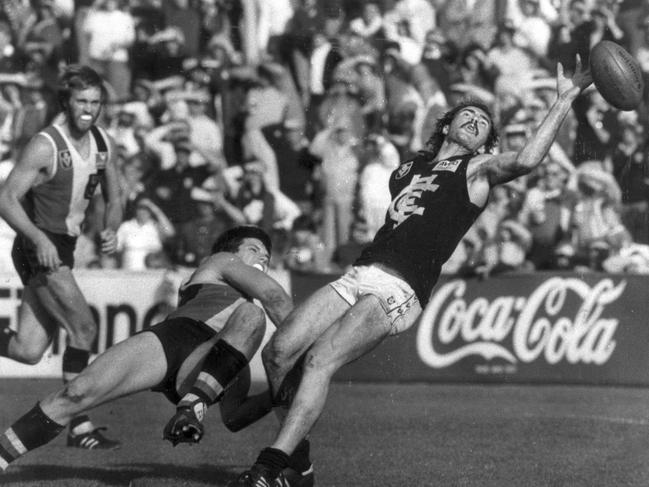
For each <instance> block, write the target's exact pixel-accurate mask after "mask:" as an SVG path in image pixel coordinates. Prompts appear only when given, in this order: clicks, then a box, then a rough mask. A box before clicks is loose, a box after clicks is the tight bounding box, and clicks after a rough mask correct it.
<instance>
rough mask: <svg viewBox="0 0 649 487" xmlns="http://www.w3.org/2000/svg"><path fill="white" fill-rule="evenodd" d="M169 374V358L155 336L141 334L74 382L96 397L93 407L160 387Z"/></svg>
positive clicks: (111, 351) (109, 352)
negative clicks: (167, 373) (158, 385)
mask: <svg viewBox="0 0 649 487" xmlns="http://www.w3.org/2000/svg"><path fill="white" fill-rule="evenodd" d="M166 372H167V359H166V357H165V353H164V350H163V348H162V344H161V343H160V340H159V339H158V338H157V337H156V336H155V335H154V334H153V333H146V332H144V333H138V334H137V335H133V336H132V337H129V338H127V339H126V340H124V341H122V342H119V343H117V344H116V345H113V346H112V347H110V348H109V349H107V350H106V351H105V352H104V353H102V354H101V355H99V356H98V357H97V358H96V359H95V360H94V361H93V362H92V363H91V364H90V365H89V366H88V367H86V369H85V370H84V371H83V372H82V373H81V374H80V375H79V376H78V377H77V378H76V379H75V380H74V381H73V382H72V383H71V387H79V389H80V390H81V393H82V394H83V395H87V396H88V397H91V398H92V406H96V405H98V404H101V403H103V402H106V401H110V400H112V399H115V398H117V397H120V396H124V395H128V394H133V393H135V392H139V391H142V390H146V389H151V388H152V387H154V386H156V385H157V384H159V383H160V382H161V381H162V380H163V379H164V377H165V374H166Z"/></svg>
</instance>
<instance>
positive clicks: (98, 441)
mask: <svg viewBox="0 0 649 487" xmlns="http://www.w3.org/2000/svg"><path fill="white" fill-rule="evenodd" d="M58 98H59V102H60V104H61V107H62V109H63V114H62V116H60V117H59V120H60V121H59V122H58V123H55V124H52V125H50V126H49V127H46V128H45V129H44V130H42V131H41V132H39V133H38V134H36V135H35V136H34V137H33V138H32V139H31V140H30V141H29V143H28V144H27V146H26V147H25V149H24V151H23V153H22V156H21V157H20V159H19V160H18V162H17V163H16V165H15V167H14V168H13V170H12V171H11V173H10V174H9V176H8V178H7V180H6V181H5V183H4V184H3V185H2V187H1V188H0V217H2V218H4V219H5V220H6V221H7V223H8V224H9V225H10V226H11V227H12V228H13V229H14V230H15V231H16V233H17V236H16V239H15V241H14V245H13V249H12V254H11V256H12V259H13V262H14V266H15V268H16V271H17V272H18V274H19V276H20V279H21V281H22V283H23V285H24V291H23V295H22V302H21V305H20V311H19V317H18V326H17V331H13V330H11V329H9V328H8V327H5V328H3V329H0V356H3V357H8V358H10V359H13V360H16V361H18V362H22V363H25V364H36V363H38V362H39V361H40V359H41V358H42V356H43V354H44V353H45V350H46V349H47V347H48V346H49V345H50V343H51V341H52V339H53V336H54V333H55V332H56V330H57V327H59V326H60V327H62V328H63V329H65V331H66V332H67V336H68V345H67V347H66V349H65V351H64V353H63V381H64V382H67V381H69V380H71V379H73V378H74V377H75V376H76V375H77V374H78V373H79V372H81V371H82V370H83V369H84V367H85V366H86V365H88V358H89V356H90V349H91V346H92V343H93V341H94V340H95V337H96V335H97V325H96V324H95V320H94V319H93V316H92V314H91V312H90V308H89V306H88V303H87V302H86V300H85V298H84V296H83V295H82V294H81V291H80V290H79V286H78V285H77V282H76V281H75V279H74V276H73V275H72V267H73V265H74V257H73V253H74V248H75V245H76V240H77V237H78V236H79V234H80V233H81V224H82V222H83V220H84V217H85V212H86V208H87V207H88V204H89V202H90V199H91V198H92V197H93V195H94V194H95V192H96V190H97V187H100V188H101V194H102V196H103V198H104V200H105V202H106V209H105V213H104V222H103V223H104V225H103V227H104V229H103V231H101V233H100V237H101V251H102V252H105V253H112V252H114V251H115V249H116V244H117V239H116V236H115V232H116V230H117V227H118V226H119V224H120V221H121V219H122V207H121V203H120V200H119V189H118V183H117V176H116V169H115V162H114V157H113V156H114V154H115V148H114V144H113V142H112V141H111V140H110V138H109V137H108V135H107V134H106V132H105V131H104V130H103V129H101V128H99V127H98V126H96V125H95V122H96V120H97V118H98V117H99V114H100V112H101V109H102V107H103V105H104V103H105V101H106V89H105V87H104V84H103V81H102V79H101V77H100V76H99V75H98V74H97V73H96V72H95V71H93V70H92V69H90V68H88V67H86V66H69V67H68V68H67V69H66V70H65V72H64V73H63V75H62V77H61V80H60V87H59V91H58ZM68 446H76V447H80V448H87V449H95V448H99V449H113V448H117V447H119V442H117V441H113V440H109V439H107V438H105V437H104V436H103V435H102V434H101V433H100V431H99V429H97V428H95V427H94V426H93V424H92V423H91V422H90V420H89V418H88V417H87V416H85V415H80V416H76V417H74V418H72V419H71V421H70V432H69V435H68Z"/></svg>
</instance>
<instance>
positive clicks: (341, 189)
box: [309, 119, 359, 256]
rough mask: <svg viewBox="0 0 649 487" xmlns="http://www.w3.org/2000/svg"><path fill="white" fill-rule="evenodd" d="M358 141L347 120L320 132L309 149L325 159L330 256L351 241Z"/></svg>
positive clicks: (323, 178) (326, 234) (322, 170)
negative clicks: (340, 245) (344, 243)
mask: <svg viewBox="0 0 649 487" xmlns="http://www.w3.org/2000/svg"><path fill="white" fill-rule="evenodd" d="M357 142H358V139H356V138H355V137H354V135H353V132H352V130H351V127H350V126H349V120H344V119H343V120H338V121H336V122H335V124H334V126H333V127H332V128H330V129H324V130H322V131H321V132H320V133H318V134H317V135H316V136H315V138H314V139H313V142H312V143H311V147H310V149H309V150H310V152H311V153H312V154H313V155H315V156H317V157H319V158H320V159H321V160H322V163H321V165H320V184H321V188H322V192H323V203H322V237H323V240H324V243H325V246H326V248H327V251H328V252H329V256H331V253H332V252H333V251H334V249H335V248H336V247H337V246H338V245H339V244H341V243H343V242H347V240H349V232H350V230H351V225H352V222H353V218H354V199H355V197H356V183H357V181H358V170H359V161H358V156H357V154H356V145H357Z"/></svg>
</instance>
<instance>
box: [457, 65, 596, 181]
mask: <svg viewBox="0 0 649 487" xmlns="http://www.w3.org/2000/svg"><path fill="white" fill-rule="evenodd" d="M591 83H592V78H591V75H590V71H589V70H588V69H587V68H586V67H584V66H582V63H581V59H580V58H579V56H578V57H577V62H576V67H575V73H574V74H573V75H572V77H568V76H566V74H565V73H564V70H563V66H562V65H561V63H559V64H558V65H557V99H556V101H555V102H554V103H553V104H552V106H551V107H550V110H549V111H548V113H547V115H546V116H545V118H544V119H543V122H541V125H539V126H538V128H537V130H536V133H535V134H534V135H533V136H532V137H530V138H529V139H528V141H527V143H526V144H525V146H524V147H523V148H522V149H521V150H520V152H518V153H504V154H498V155H494V156H486V157H488V160H486V161H478V164H477V167H476V168H475V172H476V173H478V178H479V177H480V176H481V175H482V174H484V176H485V177H486V178H487V179H488V182H489V185H490V186H495V185H497V184H502V183H506V182H507V181H511V180H512V179H515V178H517V177H519V176H522V175H523V174H527V173H529V172H530V171H532V170H533V169H534V168H535V167H537V166H538V165H539V164H540V163H541V161H542V160H543V159H544V158H545V156H546V154H547V153H548V151H549V150H550V146H551V145H552V143H553V141H554V139H555V137H556V134H557V131H558V130H559V127H560V126H561V124H562V123H563V121H564V119H565V117H566V115H567V114H568V112H569V111H570V109H571V106H572V102H573V101H574V100H575V98H577V96H578V95H579V94H580V93H581V92H582V90H584V89H585V88H586V87H587V86H588V85H590V84H591ZM476 159H477V158H476ZM472 165H473V161H472ZM470 176H471V174H469V177H470ZM474 176H475V175H474Z"/></svg>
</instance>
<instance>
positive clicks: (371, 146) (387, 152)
mask: <svg viewBox="0 0 649 487" xmlns="http://www.w3.org/2000/svg"><path fill="white" fill-rule="evenodd" d="M366 146H367V157H368V161H367V163H366V164H365V166H364V167H363V169H362V171H361V174H360V177H359V182H358V201H359V203H358V204H359V213H360V215H361V218H362V219H363V220H364V221H365V225H366V226H365V232H366V233H367V234H368V236H369V237H370V238H374V235H376V232H377V231H378V230H379V228H381V226H383V223H385V212H386V211H387V209H388V206H389V205H390V201H391V199H390V190H389V187H388V183H389V180H390V174H392V172H393V171H394V170H395V169H396V168H397V167H398V166H399V152H398V151H397V149H396V147H394V145H393V144H392V143H390V142H389V141H388V140H387V139H386V138H385V137H383V136H382V135H379V134H370V135H369V136H368V138H367V144H366Z"/></svg>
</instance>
